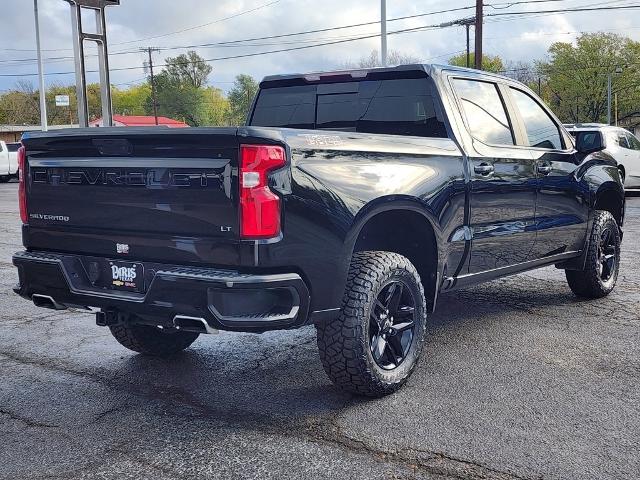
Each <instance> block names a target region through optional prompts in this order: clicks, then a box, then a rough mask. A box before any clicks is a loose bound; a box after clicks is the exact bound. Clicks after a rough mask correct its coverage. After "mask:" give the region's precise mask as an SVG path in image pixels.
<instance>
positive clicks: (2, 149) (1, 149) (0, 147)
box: [0, 143, 4, 152]
mask: <svg viewBox="0 0 640 480" xmlns="http://www.w3.org/2000/svg"><path fill="white" fill-rule="evenodd" d="M0 152H4V148H3V147H2V144H1V143H0Z"/></svg>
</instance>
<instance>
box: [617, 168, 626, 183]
mask: <svg viewBox="0 0 640 480" xmlns="http://www.w3.org/2000/svg"><path fill="white" fill-rule="evenodd" d="M618 170H620V176H621V177H622V181H623V182H624V179H625V178H626V175H627V171H626V170H625V169H624V165H618Z"/></svg>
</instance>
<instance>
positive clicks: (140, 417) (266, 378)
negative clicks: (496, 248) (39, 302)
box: [0, 183, 640, 480]
mask: <svg viewBox="0 0 640 480" xmlns="http://www.w3.org/2000/svg"><path fill="white" fill-rule="evenodd" d="M16 196H17V184H15V183H12V184H8V185H0V479H7V480H8V479H11V480H16V479H43V478H47V479H83V478H91V479H96V478H97V479H126V478H133V479H146V478H149V479H165V478H166V479H178V478H180V479H189V478H194V479H195V478H198V479H200V478H225V479H227V478H228V479H244V478H260V479H264V478H277V479H287V478H291V479H299V478H303V477H304V478H340V479H350V478H353V479H356V478H368V479H378V478H379V479H405V478H416V479H469V480H479V479H487V480H515V479H527V480H533V479H563V480H566V479H576V480H578V479H579V480H587V479H594V480H596V479H597V480H602V479H637V478H639V477H640V443H639V442H640V440H639V439H640V385H639V384H640V355H639V353H640V341H639V340H640V313H639V312H640V270H639V269H638V267H637V262H638V258H640V241H639V240H638V238H639V237H640V198H629V199H628V204H627V225H626V228H625V240H624V244H623V249H622V251H623V254H622V258H623V264H622V270H621V274H620V278H619V280H618V286H617V288H616V290H615V291H614V293H613V294H612V295H610V296H609V297H607V298H605V299H602V300H597V301H581V300H578V299H576V298H575V297H574V296H573V295H572V294H571V292H570V291H569V288H568V287H567V285H566V282H565V281H564V274H563V272H561V271H559V270H556V269H554V268H553V267H551V268H545V269H542V270H537V271H534V272H529V273H526V274H522V275H517V276H514V277H509V278H506V279H501V280H497V281H494V282H491V283H489V284H485V285H481V286H478V287H475V288H471V289H466V290H461V291H458V292H456V293H452V294H445V295H442V296H441V298H440V301H439V307H438V311H437V313H436V314H435V315H433V316H432V317H431V318H430V321H429V327H428V342H427V344H426V347H425V350H424V353H423V357H422V360H421V362H420V365H419V366H418V368H417V369H416V371H415V373H414V374H413V376H412V378H411V379H410V381H409V382H408V383H407V385H406V386H405V387H404V388H403V389H402V390H401V391H400V392H398V393H397V394H395V395H392V396H390V397H387V398H384V399H380V400H362V399H359V398H354V397H351V396H349V395H345V394H342V393H340V392H338V391H337V390H336V389H335V388H334V387H333V386H332V384H331V383H330V382H329V380H328V379H327V378H326V376H325V374H324V372H323V370H322V367H321V365H320V362H319V360H318V356H317V352H316V346H315V331H314V329H313V328H311V327H310V328H305V329H301V330H297V331H291V332H271V333H266V334H263V335H250V334H238V333H224V332H223V333H221V334H220V335H212V336H202V337H201V338H200V339H199V340H198V341H197V342H196V343H195V344H194V346H193V347H192V348H190V349H188V350H187V351H186V352H184V353H183V354H181V355H178V356H176V357H173V358H171V359H166V360H162V359H153V358H145V357H142V356H139V355H135V354H134V353H132V352H129V351H127V350H125V349H124V348H122V347H120V346H119V345H118V344H117V343H116V342H115V340H114V339H112V338H111V335H110V334H109V332H108V330H106V329H104V328H100V327H97V326H96V325H95V322H94V319H93V317H92V316H91V315H88V314H85V313H79V312H75V311H64V312H54V311H50V310H43V309H38V308H35V307H34V306H33V305H32V304H30V303H29V302H27V301H25V300H23V299H20V298H19V297H17V296H15V295H14V294H13V292H12V291H11V287H12V285H13V284H14V283H15V282H16V281H17V275H16V272H15V270H14V268H13V267H12V266H11V254H12V253H13V252H14V251H17V250H19V249H20V226H19V223H20V222H19V216H18V214H17V211H16V210H17V202H16Z"/></svg>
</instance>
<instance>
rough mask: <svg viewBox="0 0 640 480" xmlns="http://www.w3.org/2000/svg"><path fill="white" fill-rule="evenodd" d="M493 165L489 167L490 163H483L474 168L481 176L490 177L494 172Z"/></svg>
mask: <svg viewBox="0 0 640 480" xmlns="http://www.w3.org/2000/svg"><path fill="white" fill-rule="evenodd" d="M494 170H495V169H494V168H493V165H489V164H488V163H484V162H483V163H481V164H480V165H476V166H475V167H473V171H474V172H476V173H477V174H479V175H489V174H490V173H493V172H494Z"/></svg>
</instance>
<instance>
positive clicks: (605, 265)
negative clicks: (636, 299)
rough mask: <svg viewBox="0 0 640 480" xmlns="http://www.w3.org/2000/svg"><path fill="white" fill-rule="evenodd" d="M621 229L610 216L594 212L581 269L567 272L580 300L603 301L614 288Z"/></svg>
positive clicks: (618, 267) (609, 214)
mask: <svg viewBox="0 0 640 480" xmlns="http://www.w3.org/2000/svg"><path fill="white" fill-rule="evenodd" d="M620 242H621V239H620V230H619V229H618V224H617V222H616V221H615V219H614V218H613V216H612V215H611V213H609V212H606V211H604V210H597V211H596V213H595V218H594V221H593V227H592V229H591V237H590V239H589V249H588V251H587V259H586V262H585V268H584V270H567V271H566V276H567V282H568V283H569V287H570V288H571V290H572V291H573V293H574V294H576V295H577V296H579V297H585V298H602V297H604V296H606V295H609V293H611V291H612V290H613V289H614V287H615V286H616V282H617V280H618V271H619V269H620Z"/></svg>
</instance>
